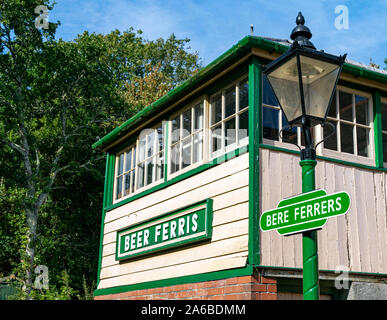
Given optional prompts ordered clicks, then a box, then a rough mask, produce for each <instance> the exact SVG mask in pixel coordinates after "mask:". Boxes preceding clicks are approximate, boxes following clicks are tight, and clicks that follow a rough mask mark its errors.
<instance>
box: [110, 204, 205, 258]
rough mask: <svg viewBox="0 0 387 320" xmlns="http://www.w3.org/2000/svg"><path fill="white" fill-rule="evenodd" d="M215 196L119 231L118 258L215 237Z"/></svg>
mask: <svg viewBox="0 0 387 320" xmlns="http://www.w3.org/2000/svg"><path fill="white" fill-rule="evenodd" d="M211 235H212V199H206V200H204V201H201V202H197V203H194V204H191V205H189V206H186V207H183V208H180V209H178V210H175V211H172V212H168V213H166V214H162V215H161V216H159V217H157V218H154V219H152V220H149V221H146V222H144V223H140V224H137V225H133V226H131V227H128V228H125V229H122V230H119V231H118V232H117V239H116V244H117V245H116V260H122V259H129V258H133V257H137V256H141V255H145V254H150V253H154V252H157V251H161V250H166V249H170V248H175V247H181V246H185V245H188V244H191V243H193V242H198V241H204V240H209V239H211Z"/></svg>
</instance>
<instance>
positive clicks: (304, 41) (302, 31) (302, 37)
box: [290, 11, 316, 49]
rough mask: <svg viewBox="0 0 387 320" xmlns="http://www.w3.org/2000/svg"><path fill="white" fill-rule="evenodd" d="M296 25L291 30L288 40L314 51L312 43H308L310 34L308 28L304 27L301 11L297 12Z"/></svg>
mask: <svg viewBox="0 0 387 320" xmlns="http://www.w3.org/2000/svg"><path fill="white" fill-rule="evenodd" d="M296 24H297V26H296V27H295V28H294V29H293V31H292V33H291V35H290V38H291V39H292V40H294V41H295V42H297V44H298V45H300V46H302V47H307V48H312V49H316V48H315V46H314V45H313V43H312V42H310V41H309V39H310V38H312V33H311V32H310V30H309V28H308V27H306V26H304V24H305V18H304V16H303V15H302V13H301V11H300V12H298V15H297V18H296Z"/></svg>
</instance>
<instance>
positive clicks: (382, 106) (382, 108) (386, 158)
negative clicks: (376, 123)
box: [381, 99, 387, 164]
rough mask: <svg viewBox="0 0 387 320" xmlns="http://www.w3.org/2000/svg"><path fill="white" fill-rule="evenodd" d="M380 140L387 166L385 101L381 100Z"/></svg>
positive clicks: (386, 112) (386, 115)
mask: <svg viewBox="0 0 387 320" xmlns="http://www.w3.org/2000/svg"><path fill="white" fill-rule="evenodd" d="M381 110H382V140H383V161H384V163H385V164H387V99H386V100H382V104H381Z"/></svg>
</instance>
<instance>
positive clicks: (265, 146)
mask: <svg viewBox="0 0 387 320" xmlns="http://www.w3.org/2000/svg"><path fill="white" fill-rule="evenodd" d="M259 147H260V148H264V149H270V150H274V151H282V152H286V153H291V154H296V155H299V154H300V152H299V151H295V150H290V149H286V148H281V147H275V146H271V145H267V144H260V145H259ZM316 159H317V160H325V161H330V162H334V163H338V164H343V165H347V166H353V167H358V168H362V169H367V170H374V171H381V172H387V168H378V167H373V166H368V165H365V164H361V163H356V162H351V161H345V160H339V159H335V158H329V157H323V156H316Z"/></svg>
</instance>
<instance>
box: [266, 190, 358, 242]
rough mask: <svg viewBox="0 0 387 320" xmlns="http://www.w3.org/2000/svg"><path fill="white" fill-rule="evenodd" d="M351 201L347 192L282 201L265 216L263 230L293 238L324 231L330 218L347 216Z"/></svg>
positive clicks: (319, 193) (321, 192)
mask: <svg viewBox="0 0 387 320" xmlns="http://www.w3.org/2000/svg"><path fill="white" fill-rule="evenodd" d="M350 205H351V199H350V197H349V195H348V193H347V192H345V191H341V192H337V193H333V194H327V193H326V191H325V190H322V189H320V190H314V191H311V192H308V193H303V194H301V195H298V196H295V197H291V198H288V199H284V200H281V201H280V202H279V204H278V206H277V208H276V209H272V210H268V211H265V212H263V213H262V215H261V218H260V226H261V230H262V231H271V230H277V232H278V233H279V234H281V235H290V234H294V233H300V232H304V231H309V230H314V229H319V228H321V227H322V226H323V225H324V224H325V223H326V221H327V219H328V218H332V217H336V216H339V215H343V214H346V213H347V212H348V210H349V208H350Z"/></svg>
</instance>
